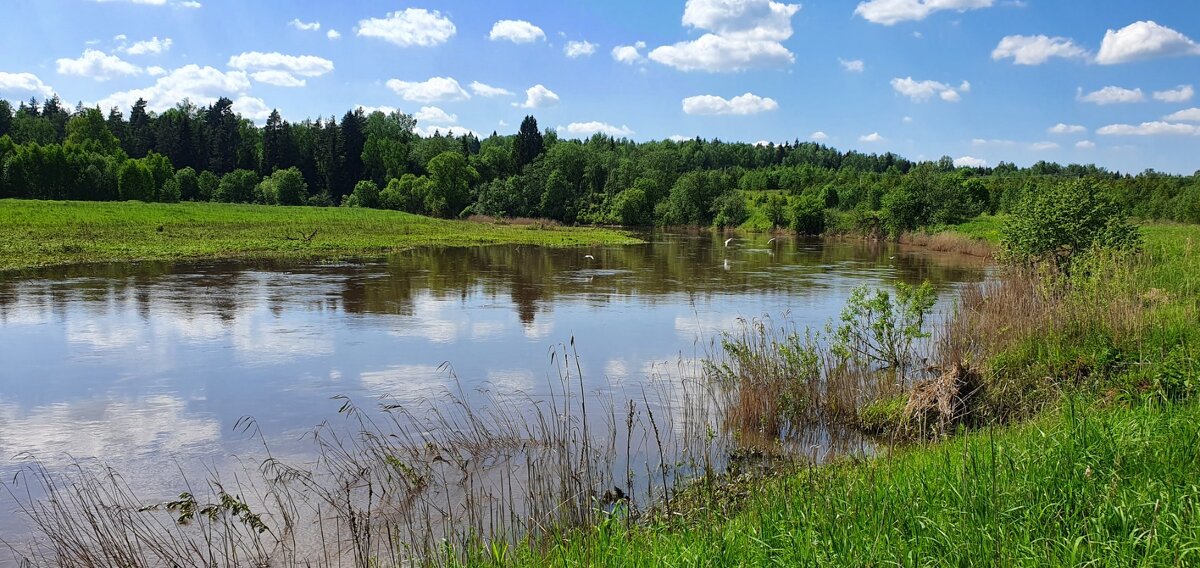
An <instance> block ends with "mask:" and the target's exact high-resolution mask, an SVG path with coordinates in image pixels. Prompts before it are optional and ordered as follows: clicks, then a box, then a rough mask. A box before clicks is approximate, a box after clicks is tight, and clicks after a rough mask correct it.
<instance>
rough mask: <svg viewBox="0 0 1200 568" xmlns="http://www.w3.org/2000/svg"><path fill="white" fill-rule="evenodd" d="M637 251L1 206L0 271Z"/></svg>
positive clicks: (400, 218) (296, 223) (464, 233)
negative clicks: (507, 250)
mask: <svg viewBox="0 0 1200 568" xmlns="http://www.w3.org/2000/svg"><path fill="white" fill-rule="evenodd" d="M310 237H311V238H310ZM636 242H639V241H637V240H636V239H634V238H632V237H630V236H628V235H626V234H623V233H620V232H617V231H611V230H601V229H588V228H566V227H558V226H553V225H546V224H537V223H535V224H522V225H515V224H514V225H509V224H499V223H476V222H468V221H446V220H441V219H432V218H428V217H421V216H417V215H410V214H407V213H399V212H393V211H383V210H374V209H357V208H353V209H352V208H315V207H273V206H260V205H227V204H215V203H180V204H159V203H140V202H119V203H115V202H78V201H65V202H64V201H22V200H0V271H14V270H21V269H28V268H36V267H41V266H51V265H62V264H76V263H91V262H125V261H138V260H189V259H211V258H336V257H348V256H365V255H375V254H384V253H388V252H391V251H396V250H400V249H404V248H408V247H413V246H423V245H438V246H472V245H487V244H500V243H509V244H528V245H539V246H555V247H568V246H583V245H615V244H630V243H636Z"/></svg>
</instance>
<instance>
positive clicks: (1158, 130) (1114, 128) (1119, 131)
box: [1096, 121, 1200, 136]
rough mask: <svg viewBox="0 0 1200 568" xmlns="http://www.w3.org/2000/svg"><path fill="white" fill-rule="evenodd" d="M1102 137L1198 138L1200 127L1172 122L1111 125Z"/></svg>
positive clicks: (1104, 128) (1098, 132)
mask: <svg viewBox="0 0 1200 568" xmlns="http://www.w3.org/2000/svg"><path fill="white" fill-rule="evenodd" d="M1096 134H1099V135H1101V136H1163V135H1173V136H1196V135H1200V126H1196V125H1194V124H1178V123H1171V122H1161V121H1155V122H1143V123H1141V124H1138V125H1133V124H1110V125H1108V126H1105V127H1103V128H1100V129H1099V130H1096Z"/></svg>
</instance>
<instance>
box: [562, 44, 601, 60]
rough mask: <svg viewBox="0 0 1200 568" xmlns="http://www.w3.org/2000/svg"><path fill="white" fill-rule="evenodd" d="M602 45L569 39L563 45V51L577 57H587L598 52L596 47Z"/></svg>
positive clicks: (572, 57) (569, 55) (573, 57)
mask: <svg viewBox="0 0 1200 568" xmlns="http://www.w3.org/2000/svg"><path fill="white" fill-rule="evenodd" d="M597 47H600V46H598V45H596V44H594V43H592V42H590V41H568V42H567V45H566V46H565V47H563V53H565V54H566V55H567V57H570V58H571V59H575V58H576V57H586V56H589V55H592V54H594V53H596V48H597Z"/></svg>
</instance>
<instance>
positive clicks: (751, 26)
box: [683, 0, 800, 41]
mask: <svg viewBox="0 0 1200 568" xmlns="http://www.w3.org/2000/svg"><path fill="white" fill-rule="evenodd" d="M799 11H800V5H799V4H784V3H781V2H773V1H769V0H688V1H687V5H686V6H685V7H684V9H683V25H685V26H689V27H692V28H696V29H703V30H710V31H713V32H715V33H717V34H718V35H721V36H723V37H727V38H731V39H745V40H759V41H783V40H785V39H788V38H790V37H792V16H794V15H796V12H799Z"/></svg>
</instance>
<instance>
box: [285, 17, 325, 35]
mask: <svg viewBox="0 0 1200 568" xmlns="http://www.w3.org/2000/svg"><path fill="white" fill-rule="evenodd" d="M288 25H289V26H292V27H293V28H296V29H298V30H300V31H302V32H316V31H320V30H321V22H301V21H300V18H295V19H293V20H292V21H290V22H288Z"/></svg>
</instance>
